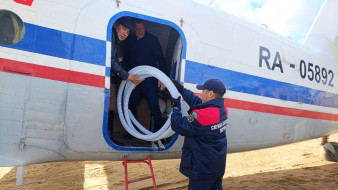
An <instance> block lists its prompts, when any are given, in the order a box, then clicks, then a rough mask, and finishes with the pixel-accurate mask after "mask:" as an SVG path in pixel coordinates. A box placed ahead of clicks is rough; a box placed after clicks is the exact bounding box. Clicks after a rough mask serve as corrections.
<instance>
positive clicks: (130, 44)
mask: <svg viewBox="0 0 338 190" xmlns="http://www.w3.org/2000/svg"><path fill="white" fill-rule="evenodd" d="M133 21H134V22H133V27H134V32H135V35H131V36H129V37H128V39H127V40H126V44H125V57H124V68H125V69H126V70H127V71H128V70H130V69H132V68H134V67H137V66H140V65H148V66H153V67H155V68H159V69H160V70H161V71H162V72H164V73H167V68H166V64H165V60H164V56H163V52H162V48H161V45H160V43H159V40H158V39H157V37H156V36H154V35H152V34H150V33H148V32H146V29H145V26H144V23H143V21H142V20H139V19H134V20H133ZM159 87H160V88H164V85H163V84H162V83H161V82H160V81H158V80H157V79H156V78H154V77H148V78H146V79H145V80H144V82H142V83H141V84H140V85H138V86H137V87H136V88H135V89H134V90H133V92H132V94H131V96H130V99H129V109H130V110H131V112H132V113H133V115H134V116H135V117H137V110H136V106H137V105H138V103H139V102H140V100H141V98H142V97H143V96H144V97H145V98H146V100H147V102H148V106H149V108H150V111H151V114H152V115H153V118H154V132H156V131H157V130H159V129H160V128H161V126H162V124H163V119H162V115H161V111H160V108H159V103H158V100H159V96H158V88H159Z"/></svg>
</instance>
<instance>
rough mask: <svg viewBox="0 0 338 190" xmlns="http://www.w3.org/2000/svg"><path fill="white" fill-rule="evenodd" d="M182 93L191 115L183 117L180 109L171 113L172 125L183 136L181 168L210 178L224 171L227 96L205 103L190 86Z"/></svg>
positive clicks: (190, 173)
mask: <svg viewBox="0 0 338 190" xmlns="http://www.w3.org/2000/svg"><path fill="white" fill-rule="evenodd" d="M181 94H182V96H183V98H184V99H185V101H186V102H187V103H188V105H189V106H190V109H189V111H188V113H189V116H187V117H186V116H185V117H182V114H181V112H180V111H179V109H174V110H173V113H172V115H171V127H172V129H173V130H174V131H175V132H177V133H178V134H180V135H182V136H184V137H185V138H184V144H183V147H182V157H181V165H180V172H181V173H182V174H183V175H185V176H187V177H189V178H193V179H200V178H203V179H208V178H209V179H210V178H215V177H219V176H223V175H224V171H225V162H226V152H227V138H226V130H225V129H226V126H227V123H226V120H227V110H226V108H225V107H224V100H223V99H221V98H217V99H213V100H210V101H208V102H205V103H202V100H201V99H200V98H199V97H197V96H195V95H194V94H193V93H192V92H191V91H190V90H187V89H184V90H183V91H182V93H181Z"/></svg>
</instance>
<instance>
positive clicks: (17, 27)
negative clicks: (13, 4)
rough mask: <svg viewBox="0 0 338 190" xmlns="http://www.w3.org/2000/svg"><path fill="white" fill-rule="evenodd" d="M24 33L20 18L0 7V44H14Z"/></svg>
mask: <svg viewBox="0 0 338 190" xmlns="http://www.w3.org/2000/svg"><path fill="white" fill-rule="evenodd" d="M24 35H25V25H24V24H23V22H22V20H21V18H20V17H19V16H18V15H17V14H15V13H13V12H11V11H8V10H1V9H0V44H1V45H12V44H16V43H18V42H20V41H21V40H22V38H23V36H24Z"/></svg>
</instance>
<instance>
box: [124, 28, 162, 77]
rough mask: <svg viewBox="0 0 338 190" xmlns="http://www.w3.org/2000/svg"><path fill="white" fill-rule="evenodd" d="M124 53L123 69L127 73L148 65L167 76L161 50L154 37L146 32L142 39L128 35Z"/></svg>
mask: <svg viewBox="0 0 338 190" xmlns="http://www.w3.org/2000/svg"><path fill="white" fill-rule="evenodd" d="M124 52H125V56H124V68H125V69H126V70H127V71H129V70H130V69H132V68H134V67H137V66H140V65H148V66H153V67H155V68H159V69H160V70H161V71H162V72H163V73H165V74H167V67H166V64H165V60H164V56H163V52H162V48H161V45H160V42H159V41H158V39H157V37H156V36H154V35H152V34H150V33H148V32H146V33H145V35H144V37H143V38H141V39H137V37H136V36H135V35H130V36H129V37H128V38H127V39H126V44H125V51H124Z"/></svg>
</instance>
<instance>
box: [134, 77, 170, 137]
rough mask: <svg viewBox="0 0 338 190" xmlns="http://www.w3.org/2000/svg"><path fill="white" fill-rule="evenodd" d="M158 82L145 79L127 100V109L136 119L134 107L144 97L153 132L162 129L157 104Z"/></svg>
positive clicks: (151, 78)
mask: <svg viewBox="0 0 338 190" xmlns="http://www.w3.org/2000/svg"><path fill="white" fill-rule="evenodd" d="M157 83H158V80H157V79H156V78H154V77H148V78H146V79H145V80H144V81H143V82H142V83H140V84H139V85H137V86H136V88H135V89H134V90H133V92H132V93H131V95H130V99H129V106H128V107H129V109H130V110H131V112H132V113H133V115H134V116H135V117H136V118H137V110H136V106H137V105H138V103H139V102H140V100H141V98H142V97H145V98H146V100H147V102H148V106H149V109H150V111H151V114H152V115H153V118H154V125H155V127H154V131H153V132H156V131H157V130H159V129H160V128H161V127H162V124H163V119H162V115H161V111H160V107H159V104H158V98H159V97H158V86H157V85H158V84H157Z"/></svg>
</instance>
